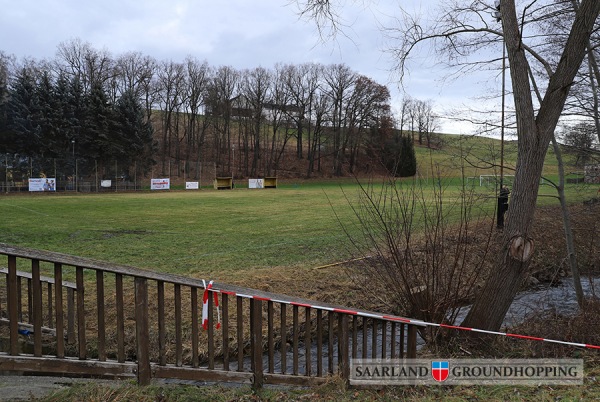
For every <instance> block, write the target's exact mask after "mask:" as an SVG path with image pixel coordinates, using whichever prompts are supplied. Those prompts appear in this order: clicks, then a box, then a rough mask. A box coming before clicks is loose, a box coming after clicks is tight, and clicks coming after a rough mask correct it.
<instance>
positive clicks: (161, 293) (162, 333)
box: [156, 281, 167, 366]
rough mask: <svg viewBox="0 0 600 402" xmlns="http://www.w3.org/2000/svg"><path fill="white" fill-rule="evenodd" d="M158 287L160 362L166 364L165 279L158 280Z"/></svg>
mask: <svg viewBox="0 0 600 402" xmlns="http://www.w3.org/2000/svg"><path fill="white" fill-rule="evenodd" d="M156 288H157V294H158V364H159V365H161V366H166V365H167V354H166V345H167V336H166V329H165V283H164V282H163V281H158V283H157V285H156Z"/></svg>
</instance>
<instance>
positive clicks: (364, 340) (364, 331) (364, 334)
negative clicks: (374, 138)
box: [362, 317, 369, 359]
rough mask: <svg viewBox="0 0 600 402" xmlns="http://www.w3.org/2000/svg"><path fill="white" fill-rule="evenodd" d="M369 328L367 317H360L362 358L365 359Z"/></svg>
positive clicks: (366, 356)
mask: <svg viewBox="0 0 600 402" xmlns="http://www.w3.org/2000/svg"><path fill="white" fill-rule="evenodd" d="M368 328H369V319H368V318H367V317H363V318H362V358H363V359H367V358H368V357H369V355H368V348H367V345H368V341H367V332H368Z"/></svg>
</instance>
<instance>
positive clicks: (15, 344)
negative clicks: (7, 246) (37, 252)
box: [8, 255, 19, 356]
mask: <svg viewBox="0 0 600 402" xmlns="http://www.w3.org/2000/svg"><path fill="white" fill-rule="evenodd" d="M17 282H18V280H17V258H16V257H15V256H12V255H9V256H8V318H9V320H10V354H11V355H13V356H16V355H18V354H19V306H18V304H19V299H18V291H17V286H18V285H17Z"/></svg>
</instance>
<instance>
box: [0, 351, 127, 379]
mask: <svg viewBox="0 0 600 402" xmlns="http://www.w3.org/2000/svg"><path fill="white" fill-rule="evenodd" d="M135 370H136V364H134V363H131V362H129V363H117V362H99V361H97V360H78V359H77V358H70V357H66V358H64V359H57V358H54V357H52V358H44V357H41V358H40V357H32V356H9V355H7V354H5V353H0V371H16V372H25V373H43V374H50V373H53V374H73V375H81V374H86V375H88V376H94V377H107V378H123V379H125V378H133V377H135V374H134V371H135Z"/></svg>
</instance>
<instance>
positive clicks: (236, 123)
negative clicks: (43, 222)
mask: <svg viewBox="0 0 600 402" xmlns="http://www.w3.org/2000/svg"><path fill="white" fill-rule="evenodd" d="M435 122H436V117H435V116H434V114H433V112H432V107H431V104H430V103H428V102H422V101H417V100H412V99H409V100H407V101H405V102H404V104H403V107H402V115H401V116H400V117H398V116H392V112H391V107H390V92H389V90H388V88H387V87H386V86H384V85H381V84H379V83H377V82H375V81H374V80H372V79H371V78H369V77H366V76H364V75H361V74H359V73H357V72H355V71H353V70H352V69H351V68H350V67H348V66H346V65H343V64H333V65H322V64H316V63H302V64H293V65H292V64H277V65H275V66H274V67H272V68H265V67H255V68H252V69H245V70H237V69H235V68H232V67H230V66H218V67H214V66H211V65H209V64H208V62H207V61H199V60H197V59H195V58H193V57H191V56H189V57H188V58H186V59H185V60H184V61H183V62H175V61H172V60H163V61H158V60H155V59H154V58H152V57H150V56H146V55H143V54H140V53H126V54H122V55H119V56H116V57H115V56H113V55H111V54H110V53H109V52H108V51H106V50H97V49H94V48H93V47H92V46H91V45H89V44H88V43H84V42H82V41H80V40H72V41H69V42H64V43H62V44H61V45H60V46H59V47H58V49H57V52H56V57H55V58H54V59H52V60H35V59H26V60H20V61H17V60H15V58H14V57H13V56H11V55H8V54H5V53H3V52H1V51H0V155H3V157H2V158H0V159H2V160H1V161H0V164H2V165H3V166H4V167H5V168H6V169H7V171H6V172H8V168H9V167H10V169H11V174H16V173H14V171H20V172H24V173H21V175H22V176H23V175H28V176H36V175H40V174H42V175H44V174H50V175H53V173H52V171H54V172H59V173H56V175H57V176H60V175H61V173H60V172H62V175H63V176H64V175H68V174H71V175H73V174H76V175H78V176H80V177H84V176H86V175H88V176H89V175H91V174H92V172H95V173H94V174H96V176H99V178H100V179H101V178H103V177H109V178H110V177H127V176H130V175H132V174H133V173H132V170H133V169H135V171H136V173H135V174H136V175H137V174H139V172H141V174H142V175H148V174H149V173H150V171H152V174H155V175H156V174H158V175H167V174H168V175H169V176H170V177H183V178H198V175H199V174H200V170H201V167H202V166H208V165H211V166H213V167H214V172H215V174H225V175H231V176H233V177H236V178H238V177H239V178H241V177H252V176H272V175H284V176H297V177H312V176H341V175H345V174H352V173H357V172H361V171H367V170H370V169H378V168H379V167H380V166H387V167H388V168H389V169H396V166H398V165H399V158H400V155H401V153H402V152H401V151H402V147H403V144H410V145H406V146H410V147H411V148H412V141H407V140H403V139H402V137H403V133H408V132H410V133H411V136H412V133H417V132H418V133H419V136H418V138H419V140H420V141H421V142H423V141H424V139H426V141H427V144H428V145H431V142H430V141H431V138H432V134H433V132H434V130H435V128H436V126H435V124H436V123H435ZM409 151H410V152H412V151H411V150H409ZM406 152H407V150H406V149H405V150H404V153H406ZM413 153H414V152H413ZM75 166H76V167H75ZM410 169H412V170H413V173H412V174H414V167H411V168H410ZM74 172H77V173H74ZM394 172H395V171H394ZM395 173H397V172H395ZM7 175H8V173H7ZM405 175H406V174H405Z"/></svg>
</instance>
